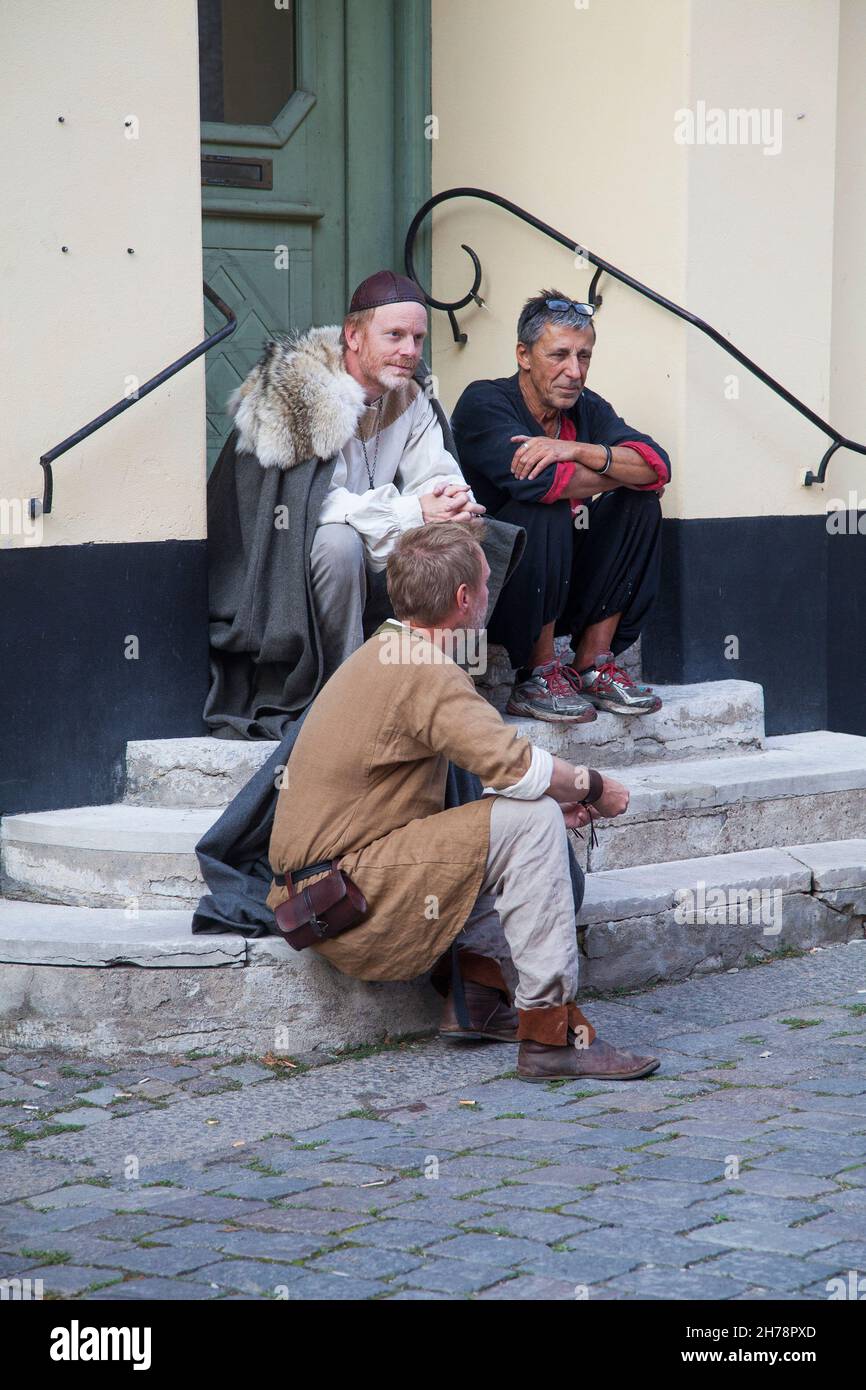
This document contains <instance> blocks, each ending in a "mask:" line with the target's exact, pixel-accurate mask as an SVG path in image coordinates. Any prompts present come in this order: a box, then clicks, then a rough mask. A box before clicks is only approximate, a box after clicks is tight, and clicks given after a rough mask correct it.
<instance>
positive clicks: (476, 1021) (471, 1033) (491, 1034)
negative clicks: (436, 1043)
mask: <svg viewBox="0 0 866 1390" xmlns="http://www.w3.org/2000/svg"><path fill="white" fill-rule="evenodd" d="M463 992H464V994H465V996H466V1012H467V1014H468V1016H469V1023H470V1027H469V1028H461V1027H460V1023H459V1021H458V1019H457V1011H456V1009H455V1007H454V996H453V993H452V994H449V995H448V998H447V999H446V1000H445V1003H444V1005H443V1006H442V1022H441V1023H440V1025H439V1036H440V1038H457V1039H464V1040H466V1041H472V1039H473V1038H474V1039H481V1038H489V1039H490V1041H491V1042H510V1043H513V1042H517V1010H516V1009H514V1008H512V1007H511V1005H510V1004H509V1003H508V1002H507V1000H506V999H505V997H504V996H503V994H502V992H501V991H500V990H498V989H493V988H492V987H491V986H490V985H479V984H477V983H476V982H475V981H474V980H464V981H463Z"/></svg>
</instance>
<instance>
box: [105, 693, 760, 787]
mask: <svg viewBox="0 0 866 1390" xmlns="http://www.w3.org/2000/svg"><path fill="white" fill-rule="evenodd" d="M658 691H659V694H660V695H661V697H662V699H663V700H664V706H663V708H662V709H661V710H660V711H659V712H658V713H657V714H653V715H651V716H649V717H647V718H641V717H631V716H626V715H617V714H607V713H605V712H603V711H601V712H599V715H598V718H597V719H596V720H595V721H594V722H593V723H592V724H579V725H557V724H545V723H542V722H541V721H540V720H537V719H520V718H516V717H514V716H511V715H507V716H506V719H507V722H508V723H509V724H514V725H516V726H517V727H518V728H519V729H520V731H521V733H523V734H525V735H526V737H527V738H531V739H532V740H533V742H534V743H538V744H539V745H540V746H541V747H542V748H547V749H549V751H550V752H551V753H558V754H559V755H560V757H563V758H570V759H572V760H573V761H580V762H595V763H600V762H606V763H611V764H612V763H614V762H615V763H617V764H618V765H620V766H626V765H631V764H633V763H640V762H645V761H647V760H648V759H652V758H658V757H659V756H660V755H662V754H663V755H664V756H665V757H666V758H688V757H696V756H699V755H701V754H707V755H708V754H710V753H714V754H717V755H726V756H727V755H733V754H742V753H743V752H746V751H750V750H751V751H756V750H759V749H760V748H761V746H762V743H763V737H764V697H763V691H762V689H761V686H759V685H755V684H754V683H753V682H752V681H706V682H704V683H703V684H700V685H671V686H659V687H658ZM277 746H278V745H277V744H276V743H273V742H270V741H263V742H257V743H247V742H243V741H240V740H233V739H217V738H165V739H142V740H136V741H132V742H130V743H128V744H127V745H126V792H125V797H124V799H125V800H126V801H127V802H129V803H131V804H133V805H139V806H144V805H149V806H224V805H225V804H226V803H227V802H228V801H231V799H232V797H233V796H235V795H236V794H237V792H238V791H240V789H241V787H242V786H243V785H244V783H245V782H247V781H248V780H249V778H250V777H251V776H252V775H253V773H254V772H257V771H258V769H259V768H260V767H261V765H262V763H263V762H265V761H266V760H267V759H268V758H269V757H270V756H271V754H272V753H273V752H274V751H275V749H276V748H277Z"/></svg>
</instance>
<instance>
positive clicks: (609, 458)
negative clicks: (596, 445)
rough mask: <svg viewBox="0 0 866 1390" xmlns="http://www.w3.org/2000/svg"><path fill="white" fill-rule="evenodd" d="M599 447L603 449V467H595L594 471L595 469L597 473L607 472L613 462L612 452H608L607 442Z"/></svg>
mask: <svg viewBox="0 0 866 1390" xmlns="http://www.w3.org/2000/svg"><path fill="white" fill-rule="evenodd" d="M601 447H602V448H603V449H604V467H603V468H597V469H596V470H595V471H596V473H599V474H601V473H609V472H610V465H611V464H612V463H613V454H612V453H611V452H610V445H609V444H602V446H601Z"/></svg>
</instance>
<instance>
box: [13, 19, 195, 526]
mask: <svg viewBox="0 0 866 1390" xmlns="http://www.w3.org/2000/svg"><path fill="white" fill-rule="evenodd" d="M0 51H2V52H3V67H4V75H5V77H4V83H3V89H2V95H0V120H2V128H3V130H4V198H3V201H4V214H3V226H2V233H0V279H2V286H3V291H2V294H3V315H4V318H5V320H6V328H5V330H4V333H3V335H2V347H0V353H2V357H0V392H2V396H0V401H2V419H3V440H2V453H0V498H2V499H6V500H7V501H8V500H9V499H16V498H27V497H30V496H32V495H35V494H38V495H40V496H41V487H42V470H41V469H40V468H39V465H38V459H39V456H40V454H42V453H43V452H45V451H46V450H47V449H49V448H51V447H52V446H53V445H55V444H56V443H58V441H59V440H61V439H63V438H64V437H65V436H66V435H68V434H71V433H72V432H73V431H75V430H77V429H79V428H80V427H81V426H82V425H84V424H85V423H87V421H88V420H90V419H92V418H93V417H94V416H96V415H98V414H100V413H101V412H102V411H103V410H105V409H107V408H108V407H109V406H110V405H113V404H114V403H115V402H116V401H117V400H119V399H120V398H121V397H123V396H124V395H125V394H126V392H127V389H128V383H127V377H129V376H136V377H138V379H139V381H140V382H144V381H146V380H147V378H148V377H150V376H152V375H154V374H155V373H156V372H158V371H160V370H161V369H162V368H163V367H165V366H167V365H168V363H169V362H171V361H172V360H173V359H174V358H176V357H180V356H181V355H182V354H183V353H184V352H186V351H188V349H189V348H191V347H193V346H194V345H195V344H196V343H198V342H199V341H201V338H202V337H203V336H204V332H203V312H202V296H201V275H202V271H201V260H202V256H201V211H200V184H199V120H198V58H197V22H196V5H195V0H148V4H147V5H122V4H117V3H115V0H76V3H75V4H69V3H68V0H42V3H40V4H38V5H26V4H18V5H15V4H6V5H4V6H3V7H2V11H0ZM60 115H62V116H64V117H65V120H64V123H63V124H60V123H59V122H58V119H57V118H58V116H60ZM130 116H132V117H134V118H136V119H137V121H138V123H139V125H138V138H137V139H132V140H130V139H127V138H125V128H124V121H125V120H126V119H127V118H128V117H130ZM62 245H68V247H69V252H68V254H63V253H62V252H61V250H60V248H61V246H62ZM128 246H132V247H134V249H135V254H134V255H128V254H127V249H126V248H127V247H128ZM204 426H205V417H204V366H203V363H202V362H201V361H199V362H196V363H194V364H193V365H192V366H189V367H187V368H185V369H184V371H182V372H181V373H180V374H179V375H178V376H177V377H175V378H173V379H172V380H171V381H170V382H168V383H167V384H166V385H164V386H162V387H160V388H158V389H157V390H156V391H155V392H153V393H152V394H151V395H149V396H147V397H146V398H145V399H144V400H142V401H139V402H138V403H137V404H136V405H134V406H133V407H132V408H131V409H130V410H128V411H127V412H125V413H124V414H123V415H122V416H120V417H119V418H118V419H116V420H114V421H112V422H111V423H110V424H109V425H106V426H105V427H104V428H103V429H102V430H100V431H99V432H98V433H97V434H95V435H94V436H93V437H91V438H90V439H89V440H86V441H85V442H84V443H82V444H80V445H78V446H77V447H76V448H75V449H73V450H71V451H70V452H69V453H68V454H66V455H64V456H63V457H62V458H60V459H59V460H58V461H57V462H56V463H55V465H54V475H55V498H54V506H55V510H54V511H53V512H52V514H51V515H50V516H48V517H46V518H45V519H44V528H43V536H42V544H44V545H74V544H80V543H86V542H103V543H104V542H117V541H155V540H162V539H166V538H175V539H187V538H199V537H202V536H204V534H205V429H204ZM5 539H6V543H7V544H8V543H9V538H5ZM11 543H12V544H21V543H23V541H22V539H21V538H20V537H15V536H13V537H12V538H11Z"/></svg>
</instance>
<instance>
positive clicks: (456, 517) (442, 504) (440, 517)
mask: <svg viewBox="0 0 866 1390" xmlns="http://www.w3.org/2000/svg"><path fill="white" fill-rule="evenodd" d="M418 501H419V502H420V503H421V515H422V516H423V518H424V523H425V525H426V524H427V523H428V522H430V521H480V519H481V516H482V514H483V513H484V512H485V511H486V508H485V507H482V506H481V505H480V503H478V502H470V501H469V484H468V483H436V484H435V485H434V487H433V491H432V492H425V493H424V496H423V497H419V498H418Z"/></svg>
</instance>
